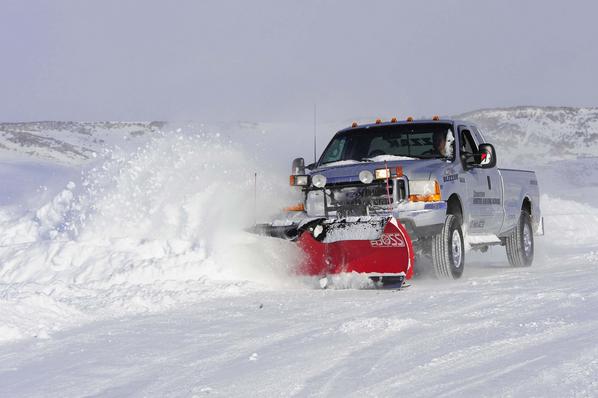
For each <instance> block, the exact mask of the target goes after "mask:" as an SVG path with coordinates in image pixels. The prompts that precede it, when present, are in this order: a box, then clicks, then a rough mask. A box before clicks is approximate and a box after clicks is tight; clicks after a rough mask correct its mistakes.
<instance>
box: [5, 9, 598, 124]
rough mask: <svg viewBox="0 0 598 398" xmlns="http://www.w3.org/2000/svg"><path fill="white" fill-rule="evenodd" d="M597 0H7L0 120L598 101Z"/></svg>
mask: <svg viewBox="0 0 598 398" xmlns="http://www.w3.org/2000/svg"><path fill="white" fill-rule="evenodd" d="M597 20H598V2H596V1H564V0H563V1H522V0H519V1H505V0H502V1H480V0H472V1H456V0H453V1H422V0H420V1H398V0H397V1H372V0H369V1H323V0H322V1H299V0H297V1H283V0H273V1H235V2H233V1H222V0H220V1H217V0H216V1H207V0H195V1H172V0H171V1H166V0H165V1H147V0H138V1H126V0H97V1H85V0H72V1H64V0H54V1H50V0H48V1H27V0H0V120H3V121H26V120H42V119H43V120H48V119H51V120H157V119H160V120H206V121H216V120H262V121H265V120H270V121H281V120H292V119H302V120H306V119H309V118H311V117H312V112H313V104H314V103H316V104H317V106H318V114H319V116H320V118H321V119H322V120H324V121H326V120H328V121H332V120H341V119H351V118H354V117H359V116H364V115H368V116H369V115H380V116H382V117H390V116H393V115H397V116H400V117H402V116H404V115H408V114H414V115H416V116H418V115H430V114H443V115H447V114H454V113H459V112H464V111H468V110H473V109H477V108H485V107H497V106H514V105H523V104H526V105H527V104H529V105H568V106H597V105H598V78H597V76H598V22H596V21H597Z"/></svg>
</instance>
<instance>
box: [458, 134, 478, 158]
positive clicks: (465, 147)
mask: <svg viewBox="0 0 598 398" xmlns="http://www.w3.org/2000/svg"><path fill="white" fill-rule="evenodd" d="M477 151H478V146H477V145H476V143H475V140H474V139H473V136H472V135H471V131H469V130H467V129H462V130H461V153H462V154H469V155H473V154H474V153H476V152H477Z"/></svg>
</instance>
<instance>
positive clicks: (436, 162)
mask: <svg viewBox="0 0 598 398" xmlns="http://www.w3.org/2000/svg"><path fill="white" fill-rule="evenodd" d="M444 164H446V161H444V160H442V159H414V160H398V161H397V160H395V161H389V162H387V163H386V165H388V168H389V169H393V168H395V167H399V166H401V167H402V168H403V174H404V175H406V176H407V178H409V179H412V180H428V179H430V177H431V175H432V172H433V171H434V170H438V168H439V167H442V165H444ZM384 167H385V163H384V162H359V163H351V164H341V165H338V164H337V165H335V164H332V165H330V166H326V165H324V166H321V167H318V168H316V169H314V170H312V171H311V173H310V174H311V175H315V174H322V175H323V176H325V177H326V179H327V181H328V183H330V184H339V183H351V182H358V181H359V173H360V172H361V171H362V170H369V171H370V172H371V173H372V174H374V172H375V170H376V169H383V168H384Z"/></svg>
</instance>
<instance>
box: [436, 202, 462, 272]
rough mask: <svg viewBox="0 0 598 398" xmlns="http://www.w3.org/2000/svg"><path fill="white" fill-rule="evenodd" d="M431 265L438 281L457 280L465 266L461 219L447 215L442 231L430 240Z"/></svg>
mask: <svg viewBox="0 0 598 398" xmlns="http://www.w3.org/2000/svg"><path fill="white" fill-rule="evenodd" d="M432 263H433V264H434V273H435V274H436V277H437V278H438V279H458V278H460V277H461V275H462V274H463V265H464V264H465V244H464V240H463V230H462V229H461V219H460V218H459V217H458V216H455V215H453V214H449V215H447V216H446V219H445V221H444V226H443V227H442V231H441V232H440V233H439V234H438V235H436V236H434V237H433V238H432Z"/></svg>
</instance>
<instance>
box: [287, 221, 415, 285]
mask: <svg viewBox="0 0 598 398" xmlns="http://www.w3.org/2000/svg"><path fill="white" fill-rule="evenodd" d="M296 241H297V243H298V244H299V246H300V247H301V249H302V250H303V251H304V253H305V258H304V260H303V262H302V264H301V268H300V269H299V273H300V274H304V275H314V276H325V275H331V274H339V273H342V272H357V273H364V274H367V275H368V276H370V277H387V276H404V278H405V279H411V277H412V276H413V264H414V253H413V244H412V242H411V238H410V237H409V234H408V233H407V231H406V230H405V228H404V227H403V225H401V223H400V222H398V221H397V220H396V219H394V218H389V219H382V220H377V221H373V222H372V221H358V222H333V223H326V222H321V223H317V222H316V223H311V224H309V225H306V226H305V227H304V228H301V230H300V231H299V235H298V237H297V239H296Z"/></svg>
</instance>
